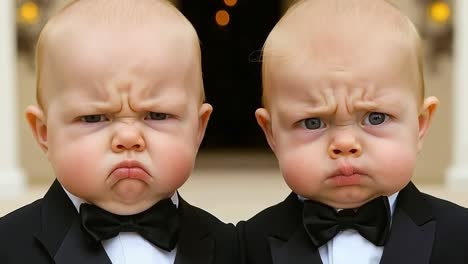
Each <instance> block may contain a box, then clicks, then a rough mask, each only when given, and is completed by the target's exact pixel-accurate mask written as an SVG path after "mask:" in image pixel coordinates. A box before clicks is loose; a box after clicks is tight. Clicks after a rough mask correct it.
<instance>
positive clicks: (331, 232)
mask: <svg viewBox="0 0 468 264" xmlns="http://www.w3.org/2000/svg"><path fill="white" fill-rule="evenodd" d="M390 219H391V216H390V205H389V203H388V198H387V197H383V196H381V197H378V198H376V199H374V200H372V201H370V202H368V203H366V204H365V205H363V206H361V207H360V208H358V209H344V210H341V211H338V212H337V211H336V210H335V209H334V208H332V207H330V206H328V205H325V204H322V203H318V202H314V201H309V200H306V201H304V209H303V224H304V227H305V229H306V232H307V234H308V235H309V237H310V239H311V240H312V243H314V245H315V246H316V247H320V246H322V245H324V244H325V243H327V242H328V241H329V240H330V239H332V238H333V237H334V236H335V235H336V234H338V233H339V232H340V231H342V230H345V229H355V230H356V231H358V232H359V234H361V236H363V237H364V238H365V239H367V240H369V241H370V242H372V243H374V244H375V245H376V246H383V245H384V244H385V242H386V240H387V236H388V233H389V230H390Z"/></svg>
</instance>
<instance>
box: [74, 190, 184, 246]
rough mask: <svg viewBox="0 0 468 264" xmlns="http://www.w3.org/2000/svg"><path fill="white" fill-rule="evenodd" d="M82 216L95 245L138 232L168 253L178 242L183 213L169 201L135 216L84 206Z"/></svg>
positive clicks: (81, 207) (85, 227)
mask: <svg viewBox="0 0 468 264" xmlns="http://www.w3.org/2000/svg"><path fill="white" fill-rule="evenodd" d="M80 215H81V225H82V227H83V229H84V231H85V232H86V233H87V234H89V236H90V238H91V240H92V241H93V242H95V243H99V242H101V241H102V240H106V239H110V238H113V237H115V236H117V235H118V234H119V233H120V232H137V233H138V234H140V235H141V236H142V237H143V238H145V239H146V240H148V241H149V242H151V243H153V244H154V245H156V246H158V247H160V248H162V249H164V250H166V251H171V250H172V249H174V247H175V245H176V243H177V237H178V233H179V221H180V220H179V214H178V212H177V207H176V206H175V205H174V204H173V203H172V201H171V199H169V198H167V199H164V200H161V201H159V202H158V203H156V204H155V205H153V206H152V207H151V208H149V209H147V210H146V211H143V212H141V213H138V214H135V215H116V214H113V213H110V212H107V211H105V210H104V209H101V208H99V207H97V206H94V205H90V204H86V203H83V204H81V206H80Z"/></svg>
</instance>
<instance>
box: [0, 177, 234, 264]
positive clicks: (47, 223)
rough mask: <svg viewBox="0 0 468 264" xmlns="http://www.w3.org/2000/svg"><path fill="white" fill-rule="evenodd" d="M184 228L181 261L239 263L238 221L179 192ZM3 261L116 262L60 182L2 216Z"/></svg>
mask: <svg viewBox="0 0 468 264" xmlns="http://www.w3.org/2000/svg"><path fill="white" fill-rule="evenodd" d="M179 207H180V208H181V210H182V221H181V225H182V226H181V231H180V235H179V242H178V244H177V255H176V258H175V264H218V263H219V264H238V263H239V252H238V240H237V235H236V229H235V227H234V226H233V225H228V224H224V223H222V222H221V221H219V220H218V219H216V218H215V217H214V216H212V215H210V214H209V213H207V212H205V211H203V210H201V209H199V208H196V207H194V206H191V205H189V204H188V203H187V202H185V201H184V200H183V199H181V198H180V196H179ZM0 263H2V264H10V263H15V264H22V263H25V264H31V263H34V264H43V263H57V264H59V263H62V264H74V263H76V264H87V263H96V264H105V263H111V261H110V259H109V258H108V256H107V254H106V252H105V250H104V248H103V247H102V246H99V247H97V248H96V247H92V246H91V245H90V243H89V242H88V240H87V238H86V236H85V234H84V233H83V232H82V231H81V222H80V216H79V214H78V212H77V210H76V208H75V207H74V206H73V203H72V202H71V200H70V199H69V198H68V196H67V195H66V194H65V192H64V191H63V189H62V187H61V186H60V184H59V183H58V182H57V181H55V182H54V183H53V184H52V186H51V188H50V189H49V191H48V192H47V194H46V195H45V196H44V198H43V199H40V200H38V201H36V202H34V203H32V204H29V205H27V206H25V207H23V208H21V209H18V210H16V211H14V212H12V213H10V214H8V215H6V216H4V217H2V218H0Z"/></svg>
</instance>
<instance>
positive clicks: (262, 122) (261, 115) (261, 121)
mask: <svg viewBox="0 0 468 264" xmlns="http://www.w3.org/2000/svg"><path fill="white" fill-rule="evenodd" d="M255 117H256V118H257V123H258V125H259V126H260V127H261V128H262V130H263V133H265V137H266V139H267V141H268V145H270V148H271V149H272V150H273V152H275V140H274V138H273V132H272V130H271V116H270V113H269V112H268V110H267V109H265V108H258V109H257V111H255Z"/></svg>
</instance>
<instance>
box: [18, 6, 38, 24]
mask: <svg viewBox="0 0 468 264" xmlns="http://www.w3.org/2000/svg"><path fill="white" fill-rule="evenodd" d="M19 19H20V20H21V22H23V23H26V24H35V23H37V21H38V20H39V6H38V5H37V4H36V3H34V2H32V1H28V2H25V3H24V4H22V5H21V6H20V8H19Z"/></svg>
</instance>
